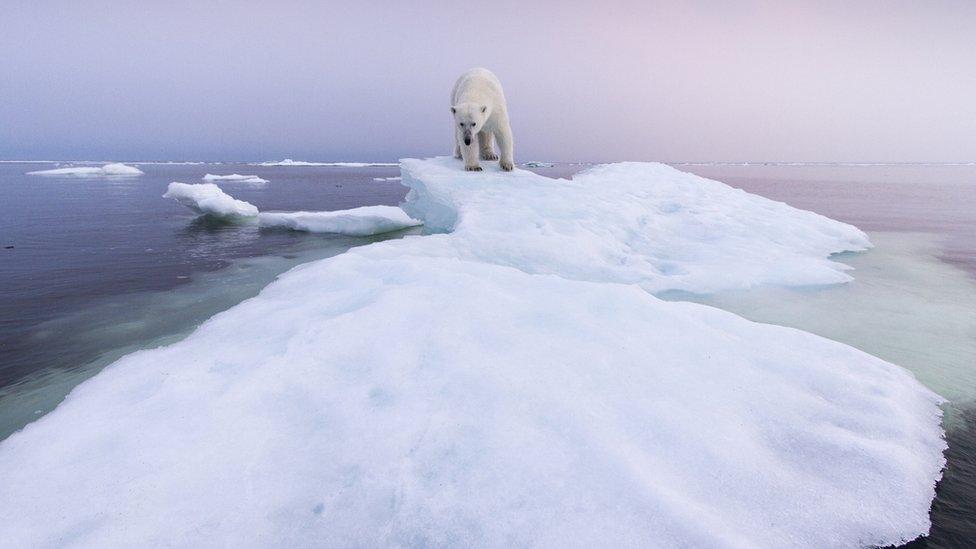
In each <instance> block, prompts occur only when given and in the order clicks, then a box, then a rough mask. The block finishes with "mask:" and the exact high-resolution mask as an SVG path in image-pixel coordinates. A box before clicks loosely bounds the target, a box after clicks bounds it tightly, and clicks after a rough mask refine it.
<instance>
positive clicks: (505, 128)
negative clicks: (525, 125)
mask: <svg viewBox="0 0 976 549" xmlns="http://www.w3.org/2000/svg"><path fill="white" fill-rule="evenodd" d="M495 141H498V148H499V149H501V153H502V158H501V161H499V162H498V165H499V166H501V168H502V169H503V170H505V171H506V172H510V171H512V169H513V168H515V145H514V144H513V143H512V128H511V127H510V126H509V125H508V120H505V122H504V123H503V124H499V125H498V127H497V128H496V129H495Z"/></svg>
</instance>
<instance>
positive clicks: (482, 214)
mask: <svg viewBox="0 0 976 549" xmlns="http://www.w3.org/2000/svg"><path fill="white" fill-rule="evenodd" d="M485 170H489V171H486V172H482V173H481V174H477V175H472V176H471V177H467V178H461V177H459V176H458V174H457V166H456V165H455V160H454V159H452V158H437V159H432V160H425V161H421V160H411V159H408V160H404V161H403V163H402V172H403V183H404V184H405V185H407V186H408V187H410V189H411V190H410V192H409V193H408V194H407V198H406V203H405V204H404V205H403V208H404V210H405V211H406V212H407V213H408V214H410V215H411V216H412V217H415V218H418V219H422V220H423V221H424V224H425V225H426V227H427V229H428V230H433V231H438V230H440V231H452V233H451V238H447V239H430V240H427V241H425V243H424V245H426V246H427V247H428V248H434V247H437V248H440V250H437V251H435V250H433V249H431V250H430V251H429V253H437V254H447V255H457V256H460V257H464V258H468V259H477V260H479V261H486V262H490V263H497V264H502V265H510V266H513V267H517V268H519V269H522V270H524V271H527V272H531V273H551V274H558V275H560V276H563V277H566V278H573V279H578V280H593V281H612V282H622V283H628V284H640V285H641V286H642V287H644V288H645V289H647V290H649V291H652V292H660V291H665V290H684V291H690V292H698V293H708V292H714V291H718V290H725V289H740V288H749V287H753V286H759V285H781V286H797V285H807V284H831V283H838V282H846V281H849V280H851V277H850V276H849V275H848V274H847V273H846V272H845V271H847V270H848V267H846V266H845V265H843V264H841V263H837V262H835V261H831V260H830V259H829V256H830V255H831V254H833V253H837V252H843V251H858V250H864V249H867V248H868V247H870V246H871V243H870V241H869V240H868V238H867V236H866V235H865V234H864V233H863V232H862V231H860V230H858V229H857V228H856V227H853V226H851V225H847V224H845V223H841V222H838V221H834V220H832V219H828V218H826V217H824V216H822V215H818V214H815V213H813V212H808V211H803V210H798V209H796V208H792V207H790V206H788V205H786V204H783V203H781V202H775V201H772V200H768V199H766V198H763V197H760V196H756V195H753V194H749V193H746V192H745V191H742V190H740V189H734V188H732V187H729V186H728V185H725V184H723V183H719V182H718V181H711V180H708V179H704V178H701V177H698V176H695V175H692V174H689V173H685V172H681V171H678V170H676V169H674V168H671V167H669V166H665V165H663V164H650V163H637V162H625V163H620V164H609V165H603V166H595V167H593V168H590V169H588V170H586V171H584V172H582V173H581V174H578V175H576V176H575V177H573V179H572V180H569V181H567V180H564V179H552V178H548V177H543V176H540V175H537V174H534V173H532V172H529V171H525V170H517V171H515V172H513V173H511V174H509V175H508V176H507V177H502V174H501V172H500V171H499V170H498V167H497V166H495V165H491V164H488V165H486V166H485ZM462 177H463V176H462Z"/></svg>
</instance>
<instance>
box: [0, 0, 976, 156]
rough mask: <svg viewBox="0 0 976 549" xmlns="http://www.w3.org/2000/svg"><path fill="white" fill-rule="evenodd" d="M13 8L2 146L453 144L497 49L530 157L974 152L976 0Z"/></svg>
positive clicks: (67, 151) (316, 151)
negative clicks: (470, 80)
mask: <svg viewBox="0 0 976 549" xmlns="http://www.w3.org/2000/svg"><path fill="white" fill-rule="evenodd" d="M177 4H182V5H179V6H178V5H177ZM0 21H2V22H3V28H4V31H3V32H2V33H0V75H2V77H0V120H2V121H3V122H2V123H0V158H52V157H54V158H116V159H138V158H142V159H150V158H159V159H162V158H166V159H181V158H182V159H191V158H192V159H272V158H282V157H285V156H288V157H292V158H303V159H318V160H391V159H396V158H398V157H402V156H421V155H432V154H447V153H449V152H450V146H451V131H452V126H451V119H450V113H449V110H448V106H449V102H448V96H449V92H450V89H451V86H452V84H453V82H454V78H455V77H456V76H457V75H458V74H459V73H460V72H462V71H463V70H465V69H467V68H469V67H473V66H485V67H488V68H490V69H492V70H493V71H495V72H496V74H498V76H499V77H500V78H501V80H502V83H503V84H504V86H505V89H506V93H507V94H508V96H509V108H510V111H511V113H512V122H513V129H514V132H515V138H516V156H517V159H518V160H521V161H524V160H559V161H575V160H579V161H609V160H624V159H631V160H666V161H678V160H702V161H707V160H711V161H738V160H781V161H792V160H806V161H860V160H866V161H958V160H976V31H974V29H976V3H972V2H836V3H835V2H761V3H744V2H700V3H687V2H675V3H651V2H599V3H597V2H566V1H559V2H555V1H553V2H531V3H529V2H497V1H489V2H481V3H468V2H458V1H452V2H422V1H418V2H375V3H370V2H348V3H331V2H274V3H272V2H263V3H258V2H229V1H228V2H206V1H200V2H185V3H177V2H162V1H159V2H149V1H147V2H56V1H50V2H33V1H21V0H8V1H6V2H4V3H3V5H2V6H0Z"/></svg>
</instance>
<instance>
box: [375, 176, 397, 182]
mask: <svg viewBox="0 0 976 549" xmlns="http://www.w3.org/2000/svg"><path fill="white" fill-rule="evenodd" d="M401 180H402V178H401V177H400V176H399V175H397V176H393V177H374V178H373V181H401Z"/></svg>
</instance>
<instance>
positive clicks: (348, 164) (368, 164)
mask: <svg viewBox="0 0 976 549" xmlns="http://www.w3.org/2000/svg"><path fill="white" fill-rule="evenodd" d="M254 165H255V166H333V167H337V168H374V167H390V166H396V165H397V163H396V162H305V161H304V160H292V159H291V158H286V159H284V160H280V161H273V162H261V163H258V164H254Z"/></svg>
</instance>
